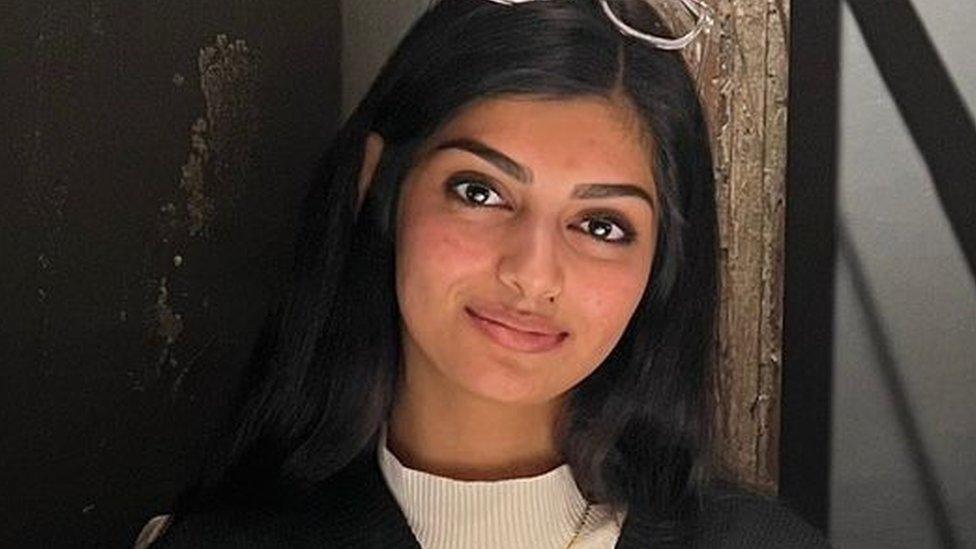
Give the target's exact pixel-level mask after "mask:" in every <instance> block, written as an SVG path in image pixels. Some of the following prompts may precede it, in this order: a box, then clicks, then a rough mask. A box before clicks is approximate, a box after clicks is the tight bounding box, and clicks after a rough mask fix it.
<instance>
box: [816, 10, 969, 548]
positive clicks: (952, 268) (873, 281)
mask: <svg viewBox="0 0 976 549" xmlns="http://www.w3.org/2000/svg"><path fill="white" fill-rule="evenodd" d="M914 7H915V9H916V11H917V12H918V15H919V18H920V19H921V21H922V23H923V25H924V27H925V29H926V30H927V31H928V33H929V34H930V37H931V39H932V41H933V42H934V44H935V47H936V49H937V51H938V54H939V55H940V56H941V58H942V60H943V61H944V63H945V65H946V68H947V70H948V72H949V74H950V76H951V78H952V80H953V81H954V82H955V84H956V86H957V88H958V89H959V91H960V93H961V94H962V96H963V98H964V101H965V103H966V104H967V107H968V109H969V118H970V120H972V112H973V108H974V106H976V63H974V62H973V51H974V50H976V34H974V33H973V32H972V25H973V24H974V23H976V3H973V2H959V1H957V0H916V1H915V2H914ZM841 23H842V25H841V32H840V37H841V55H840V91H839V93H840V113H839V114H840V116H839V120H840V122H839V128H838V134H839V136H840V140H839V146H838V151H839V158H838V174H839V175H838V177H839V183H838V237H839V240H838V248H837V250H838V258H837V279H836V284H837V287H836V290H837V293H836V301H835V326H834V330H835V332H834V333H835V340H834V375H833V380H834V385H833V411H832V412H833V413H832V416H833V421H832V423H833V425H832V432H833V441H832V454H831V461H832V464H831V486H830V495H831V512H830V530H831V538H832V540H833V542H834V544H835V545H836V546H837V547H839V548H844V547H852V548H853V547H858V548H862V547H864V548H867V547H879V548H880V547H886V548H895V547H905V548H918V547H940V546H948V544H947V543H946V541H945V539H947V538H943V540H942V541H940V538H939V535H938V529H937V526H936V525H937V524H938V522H939V521H940V520H947V521H948V524H949V526H950V528H951V529H952V530H954V531H955V534H954V535H955V538H956V539H957V541H959V542H961V545H962V546H964V547H976V474H974V472H976V399H974V395H976V358H974V357H976V284H974V280H973V276H972V273H970V272H969V269H968V267H967V265H966V262H965V258H964V256H963V254H962V251H961V249H960V247H959V244H958V243H957V240H956V237H955V236H954V235H953V233H952V230H951V227H950V225H949V223H948V221H947V219H946V215H945V212H943V209H942V207H941V205H940V202H939V199H938V196H937V194H936V192H935V189H934V182H933V180H932V178H931V176H930V174H929V171H928V169H927V167H926V164H925V161H924V159H923V157H922V155H921V154H920V152H919V150H918V147H917V146H916V145H915V143H914V142H913V140H912V137H911V135H910V134H909V131H908V129H907V127H906V124H905V122H904V120H903V118H902V117H901V115H900V114H899V111H898V110H897V108H896V106H895V103H894V101H893V98H892V97H891V95H890V94H889V92H888V88H887V87H886V85H885V83H884V82H883V80H882V77H881V74H880V73H879V69H878V68H877V66H876V63H875V61H874V60H873V59H872V56H871V54H870V53H869V51H868V48H867V47H866V44H865V41H864V38H863V36H862V33H861V30H860V28H859V25H858V23H857V21H856V20H855V19H854V16H853V12H852V10H851V9H850V8H849V7H848V6H847V5H844V7H843V12H842V19H841ZM918 84H919V89H921V90H922V91H924V90H926V83H925V82H919V83H918ZM972 154H976V151H972ZM972 176H973V178H974V179H976V174H972ZM971 183H976V181H971ZM969 208H970V210H969V211H970V214H969V215H976V213H973V212H976V204H971V205H969ZM940 509H941V510H940Z"/></svg>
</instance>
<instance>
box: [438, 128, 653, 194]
mask: <svg viewBox="0 0 976 549" xmlns="http://www.w3.org/2000/svg"><path fill="white" fill-rule="evenodd" d="M445 149H461V150H463V151H467V152H469V153H472V154H474V155H477V156H479V157H480V158H482V159H483V160H485V161H487V162H488V163H490V164H492V165H493V166H495V167H496V168H498V169H499V170H501V171H503V172H505V173H506V174H507V175H509V176H510V177H512V178H513V179H515V180H516V181H519V182H520V183H524V184H526V185H529V184H531V183H532V177H533V176H532V170H531V169H529V168H528V167H527V166H523V165H522V164H519V163H518V162H516V161H515V160H513V159H511V158H510V157H508V156H506V155H505V153H503V152H501V151H499V150H497V149H493V148H491V147H489V146H488V145H486V144H485V143H482V142H481V141H478V140H476V139H470V138H464V137H462V138H458V139H450V140H448V141H445V142H443V143H441V144H440V145H437V147H435V149H434V150H435V151H440V150H445ZM571 196H572V197H573V198H580V199H584V198H608V197H617V196H635V197H637V198H640V199H641V200H643V201H645V202H647V205H648V206H650V207H651V211H652V212H653V211H656V209H655V208H654V200H652V199H651V195H650V194H648V192H647V191H646V190H644V189H643V188H642V187H639V186H637V185H632V184H622V183H583V184H579V185H576V186H575V187H574V188H573V194H572V195H571Z"/></svg>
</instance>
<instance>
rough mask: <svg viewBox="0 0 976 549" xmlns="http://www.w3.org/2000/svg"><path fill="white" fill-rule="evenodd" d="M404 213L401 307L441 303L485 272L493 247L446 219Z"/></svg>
mask: <svg viewBox="0 0 976 549" xmlns="http://www.w3.org/2000/svg"><path fill="white" fill-rule="evenodd" d="M417 213H419V212H412V211H410V209H409V208H408V209H405V210H404V216H403V219H402V223H401V224H400V227H399V232H398V235H397V244H396V250H397V251H396V255H397V262H396V265H397V268H396V281H397V294H398V296H400V299H401V308H408V307H411V306H412V305H414V304H423V306H424V307H429V305H430V304H433V303H439V302H442V301H443V300H444V299H447V298H450V296H451V295H453V294H454V290H455V289H456V288H458V287H459V285H460V284H461V283H462V282H463V281H464V280H467V279H469V278H470V277H471V276H474V274H475V273H477V272H480V271H482V270H483V269H484V267H485V265H486V264H487V262H488V261H489V257H488V254H487V253H486V250H489V249H490V247H489V246H487V245H486V243H485V242H484V240H483V239H481V240H479V239H478V236H477V235H476V234H472V232H471V231H465V230H464V228H463V227H459V226H457V223H453V224H452V223H451V221H450V220H449V219H448V218H447V217H445V216H438V215H436V214H433V215H431V214H421V215H415V214H417Z"/></svg>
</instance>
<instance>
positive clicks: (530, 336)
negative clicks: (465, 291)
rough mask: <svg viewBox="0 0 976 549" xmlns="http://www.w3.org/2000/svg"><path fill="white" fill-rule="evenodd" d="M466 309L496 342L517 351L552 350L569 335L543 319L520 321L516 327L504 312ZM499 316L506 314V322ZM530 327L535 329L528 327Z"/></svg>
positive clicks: (540, 351) (479, 326)
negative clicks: (493, 312) (482, 311)
mask: <svg viewBox="0 0 976 549" xmlns="http://www.w3.org/2000/svg"><path fill="white" fill-rule="evenodd" d="M464 310H465V312H466V313H467V314H468V318H470V319H471V320H472V321H473V323H474V325H475V326H476V327H477V328H479V329H480V330H481V331H482V332H483V333H484V334H486V335H487V336H488V337H489V338H491V339H492V340H493V341H494V342H495V343H498V344H499V345H501V346H503V347H506V348H508V349H512V350H515V351H520V352H525V353H542V352H546V351H550V350H552V349H555V348H556V347H558V346H559V345H560V344H561V343H562V342H563V341H564V340H565V339H566V338H567V337H568V336H569V334H568V333H566V332H562V331H559V330H558V328H554V327H552V326H551V325H549V324H547V323H545V322H542V321H534V322H527V321H518V328H516V327H513V326H511V325H510V324H516V321H513V320H512V319H511V318H510V317H508V316H504V313H495V316H494V317H492V316H489V314H488V313H481V312H476V311H474V310H473V309H471V308H469V307H465V308H464ZM498 316H504V319H503V320H504V322H503V320H501V319H497V318H496V317H498ZM506 322H507V323H506ZM529 327H531V328H533V329H531V330H530V329H527V328H529ZM523 328H526V329H523Z"/></svg>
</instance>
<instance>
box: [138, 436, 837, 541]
mask: <svg viewBox="0 0 976 549" xmlns="http://www.w3.org/2000/svg"><path fill="white" fill-rule="evenodd" d="M653 528H654V525H653V524H652V523H651V522H650V520H649V518H648V517H647V515H646V514H644V513H635V512H628V513H627V516H626V518H625V520H624V523H623V527H622V529H621V532H620V538H619V539H618V541H617V544H616V548H617V549H634V548H638V547H646V546H647V543H646V542H645V541H644V540H647V539H649V537H650V533H651V531H652V529H653ZM173 547H310V548H311V547H316V548H323V547H325V548H332V547H336V548H376V549H379V548H383V549H387V548H396V549H400V548H403V549H408V548H410V549H420V545H419V544H418V542H417V540H416V538H415V537H414V535H413V532H412V531H411V530H410V526H409V525H408V524H407V519H406V517H405V516H404V514H403V512H402V510H401V509H400V507H399V505H398V504H397V502H396V499H395V498H394V497H393V494H392V493H391V492H390V490H389V488H388V486H387V485H386V481H385V479H384V478H383V476H382V472H381V471H380V468H379V463H378V462H377V459H376V454H375V452H369V451H366V452H364V453H363V454H361V455H360V456H359V457H358V458H356V459H355V460H353V461H352V462H351V463H350V464H349V465H347V466H346V467H345V468H344V469H342V470H341V471H339V472H338V473H336V474H335V475H333V476H332V477H330V478H329V479H328V480H326V481H324V482H323V483H321V485H320V486H319V487H318V488H317V489H316V490H314V491H313V493H312V495H311V496H310V497H309V499H307V500H305V501H304V502H303V503H302V505H300V506H293V507H291V508H290V509H289V510H284V509H280V508H275V509H270V508H267V507H265V508H262V509H257V508H254V507H247V508H235V509H219V510H216V509H215V510H211V511H207V512H201V513H191V514H189V515H187V516H184V517H179V518H177V520H175V521H174V522H173V523H172V524H170V525H169V527H168V528H167V529H166V531H165V532H164V533H163V534H162V536H161V537H160V538H159V539H157V540H156V541H155V542H154V543H153V544H152V548H153V549H156V548H160V549H165V548H173ZM692 547H720V548H750V549H751V548H760V547H802V548H829V545H828V544H827V541H826V540H825V539H824V536H823V535H822V534H821V533H820V531H819V530H817V529H816V528H814V527H813V526H811V525H810V524H808V523H807V522H805V521H803V520H802V519H801V518H800V517H799V516H797V515H796V514H794V513H793V512H791V511H789V510H788V509H787V508H786V507H783V506H782V505H781V504H779V503H777V502H776V501H775V500H773V499H771V498H765V497H762V496H756V495H750V494H746V493H743V492H728V491H725V492H723V493H722V494H721V495H719V494H717V493H716V494H714V495H711V496H709V497H707V498H706V500H705V505H704V508H703V509H702V514H701V517H700V523H699V528H698V531H697V533H696V536H695V541H694V543H693V544H692Z"/></svg>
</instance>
